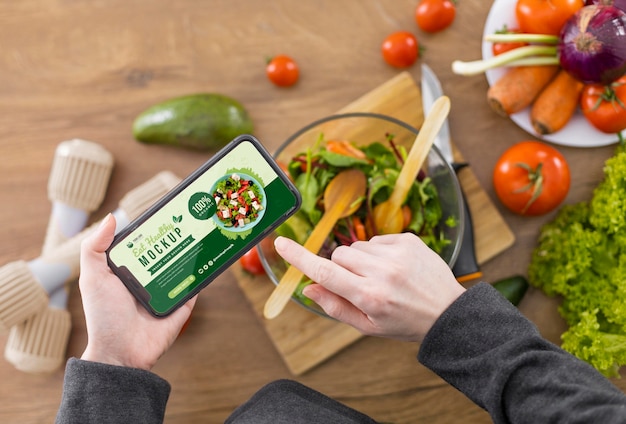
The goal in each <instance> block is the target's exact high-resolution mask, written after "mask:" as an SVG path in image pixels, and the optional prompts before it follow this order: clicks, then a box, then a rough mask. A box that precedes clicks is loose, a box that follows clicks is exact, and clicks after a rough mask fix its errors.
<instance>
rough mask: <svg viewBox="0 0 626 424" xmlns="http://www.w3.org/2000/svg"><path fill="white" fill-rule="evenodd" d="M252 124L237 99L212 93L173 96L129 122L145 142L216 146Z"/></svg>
mask: <svg viewBox="0 0 626 424" xmlns="http://www.w3.org/2000/svg"><path fill="white" fill-rule="evenodd" d="M253 130H254V126H253V123H252V120H251V119H250V116H249V115H248V112H247V111H246V109H245V108H244V107H243V105H242V104H241V103H239V102H238V101H237V100H235V99H233V98H230V97H228V96H224V95H222V94H215V93H199V94H191V95H188V96H182V97H175V98H172V99H169V100H165V101H163V102H161V103H158V104H155V105H154V106H151V107H149V108H148V109H146V110H145V111H143V112H142V113H141V114H139V116H137V118H136V119H135V121H134V123H133V136H134V137H135V139H136V140H138V141H140V142H143V143H148V144H165V145H171V146H178V147H185V148H192V149H198V150H210V149H213V150H217V149H220V148H221V147H223V146H224V145H226V144H227V143H228V142H229V141H231V140H232V139H233V138H235V137H237V136H238V135H241V134H251V133H252V131H253Z"/></svg>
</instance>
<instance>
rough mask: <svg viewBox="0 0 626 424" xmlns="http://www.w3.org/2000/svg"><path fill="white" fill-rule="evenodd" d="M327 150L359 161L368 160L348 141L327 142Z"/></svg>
mask: <svg viewBox="0 0 626 424" xmlns="http://www.w3.org/2000/svg"><path fill="white" fill-rule="evenodd" d="M326 149H327V150H328V151H329V152H333V153H337V154H340V155H344V156H351V157H353V158H357V159H366V158H367V156H365V153H363V151H362V150H359V149H358V148H356V147H354V146H353V145H352V144H351V143H350V142H349V141H346V140H329V141H327V142H326Z"/></svg>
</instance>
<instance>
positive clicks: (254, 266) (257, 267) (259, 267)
mask: <svg viewBox="0 0 626 424" xmlns="http://www.w3.org/2000/svg"><path fill="white" fill-rule="evenodd" d="M239 264H240V265H241V267H242V268H243V269H244V270H246V271H247V272H249V273H250V274H253V275H263V274H265V268H263V264H261V259H260V258H259V252H258V251H257V248H256V247H253V248H252V249H250V250H248V251H247V252H246V253H245V254H244V255H243V256H242V257H241V258H240V259H239Z"/></svg>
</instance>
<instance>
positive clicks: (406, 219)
mask: <svg viewBox="0 0 626 424" xmlns="http://www.w3.org/2000/svg"><path fill="white" fill-rule="evenodd" d="M412 218H413V211H411V208H410V207H409V205H404V206H402V228H403V229H404V228H407V227H408V226H409V224H410V223H411V219H412Z"/></svg>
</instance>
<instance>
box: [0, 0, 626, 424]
mask: <svg viewBox="0 0 626 424" xmlns="http://www.w3.org/2000/svg"><path fill="white" fill-rule="evenodd" d="M416 3H417V1H416V0H395V1H393V2H385V1H380V0H316V1H310V0H309V1H299V2H296V1H289V0H267V1H265V2H257V1H252V0H248V1H245V0H213V1H199V0H180V1H176V2H171V1H162V0H152V1H141V0H124V1H121V0H109V1H106V2H104V1H97V2H96V1H63V0H38V1H35V0H21V1H19V2H17V1H15V2H14V1H3V2H0V158H1V159H2V160H1V161H0V169H1V171H2V178H1V179H0V205H1V207H0V222H2V225H1V226H0V240H2V243H0V265H2V264H6V263H9V262H11V261H15V260H18V259H26V260H30V259H34V258H36V257H37V256H38V255H39V252H40V249H41V245H42V243H43V240H44V235H45V230H46V226H47V223H48V216H49V213H50V209H51V205H50V202H49V201H48V199H47V179H48V175H49V172H50V165H51V160H52V158H53V155H54V151H55V149H56V146H57V145H58V144H59V143H60V142H61V141H64V140H68V139H71V138H84V139H87V140H91V141H95V142H98V143H101V144H102V145H104V146H105V147H106V148H107V149H109V150H110V151H111V152H112V153H113V155H114V157H115V169H114V171H113V175H112V178H111V181H110V185H109V190H108V192H107V196H106V198H105V199H104V202H103V204H102V206H101V208H100V209H99V210H97V211H96V212H94V213H93V215H92V218H91V220H92V221H95V220H98V219H101V218H102V217H103V216H104V215H105V214H106V213H107V212H108V211H110V210H113V209H115V208H116V207H117V203H118V201H119V199H120V198H121V197H122V196H123V194H125V193H126V192H127V191H128V190H130V189H131V188H134V187H136V186H137V185H139V184H141V183H142V182H144V181H146V180H147V179H148V178H150V177H152V176H153V175H155V174H156V173H157V172H159V171H162V170H170V171H173V172H174V173H176V174H177V175H179V176H185V175H187V174H188V173H189V172H191V171H192V170H194V169H195V168H196V167H197V166H199V165H200V164H201V163H203V162H204V161H206V160H207V159H208V158H209V157H210V156H211V153H210V152H208V153H207V152H204V153H200V152H195V151H185V150H178V149H172V148H168V147H159V146H146V145H143V144H140V143H138V142H136V141H134V140H133V137H132V134H131V125H132V122H133V119H134V118H135V116H136V115H137V114H138V113H139V112H141V111H142V110H143V109H145V108H146V107H148V106H149V105H152V104H154V103H156V102H159V101H162V100H164V99H166V98H170V97H174V96H179V95H183V94H190V93H197V92H219V93H223V94H226V95H229V96H232V97H234V98H236V99H238V100H240V101H241V102H242V103H243V104H244V105H245V107H246V108H247V109H248V110H249V112H250V114H251V116H252V118H253V120H254V122H255V124H256V131H255V134H256V135H257V136H258V138H259V139H260V140H261V141H262V142H263V143H264V144H266V146H268V148H269V149H270V150H274V149H276V148H277V147H278V146H279V145H280V144H281V142H282V141H283V140H285V138H286V137H287V136H288V135H290V134H291V133H292V132H294V131H295V130H297V129H299V128H300V127H301V126H303V125H305V124H307V123H309V122H311V121H313V120H315V119H317V118H321V117H324V116H326V115H329V114H331V113H333V112H335V111H336V110H339V109H340V108H341V107H343V106H344V105H346V104H348V103H349V102H351V101H353V100H354V99H356V98H358V97H359V96H361V95H362V94H364V93H365V92H367V91H369V90H371V89H372V88H374V87H376V86H378V85H380V84H381V83H383V82H384V81H386V80H388V79H390V78H391V77H393V76H394V75H396V74H397V73H398V72H399V71H398V70H396V69H393V68H391V67H389V66H388V65H386V64H385V63H384V62H383V60H382V58H381V55H380V44H381V42H382V39H383V38H384V37H385V36H386V35H387V34H389V33H391V32H393V31H396V30H402V29H403V30H409V31H411V32H413V33H414V34H416V35H417V37H418V39H419V40H420V42H421V43H422V45H423V47H424V51H423V56H422V58H421V60H422V61H424V62H426V63H428V64H429V65H430V66H431V67H432V68H433V69H434V70H435V72H436V73H437V74H438V76H439V78H440V79H441V81H442V85H443V88H444V91H445V92H446V94H448V95H449V96H450V98H451V100H452V111H451V118H450V125H451V132H452V137H453V139H454V140H455V142H456V144H457V146H458V148H459V150H460V151H461V152H462V154H463V156H465V158H466V159H467V160H468V161H469V163H470V164H471V166H472V168H473V170H474V172H475V173H476V175H477V176H478V178H479V180H480V182H481V184H482V185H483V187H484V188H485V189H486V191H487V193H488V195H489V196H490V197H491V198H492V200H494V201H496V200H495V197H494V192H493V189H492V187H491V171H492V169H493V166H494V164H495V162H496V160H497V158H498V157H499V155H500V154H501V153H502V152H503V151H504V150H505V149H506V148H507V147H509V146H511V145H512V144H514V143H516V142H518V141H521V140H524V139H532V138H533V137H532V136H530V135H529V134H527V133H525V132H524V131H523V130H521V129H519V128H518V127H517V126H516V125H514V124H513V123H512V122H511V121H509V120H508V119H504V118H500V117H498V116H496V115H495V113H493V112H492V111H491V110H490V109H489V107H488V105H487V103H486V100H485V98H486V96H485V93H486V89H487V83H486V80H485V78H484V77H483V76H476V77H461V76H456V75H454V74H453V73H452V72H451V69H450V64H451V62H452V61H453V60H454V59H464V60H470V59H475V58H478V57H479V56H480V45H481V41H480V39H481V32H482V25H483V23H484V21H485V19H486V17H487V13H488V11H489V8H490V2H488V1H484V0H464V1H462V2H459V6H458V13H457V18H456V20H455V22H454V24H453V26H452V27H451V28H449V29H448V30H446V31H444V32H441V33H438V34H434V35H429V34H426V33H423V32H421V31H419V29H418V28H417V26H416V24H415V21H414V20H413V13H414V9H415V5H416ZM279 53H285V54H290V55H292V56H294V57H295V58H296V59H297V61H298V63H299V64H300V67H301V80H300V82H299V83H298V84H297V85H296V86H295V87H293V88H291V89H280V88H276V87H274V86H273V85H271V84H270V83H269V82H268V81H267V80H266V78H265V74H264V64H265V59H266V57H268V56H272V55H275V54H279ZM409 72H411V74H412V75H413V76H414V77H415V78H416V80H419V66H414V67H413V68H410V69H409ZM558 148H559V150H560V151H561V152H562V153H563V154H564V155H565V157H566V158H567V160H568V161H569V163H570V165H571V168H572V171H573V176H572V178H573V179H572V186H571V190H570V192H569V195H568V197H567V199H566V203H574V202H578V201H581V200H585V199H588V198H589V197H590V196H591V193H592V190H593V188H594V187H595V186H596V184H597V183H598V182H599V180H600V178H601V177H602V165H603V162H604V160H606V158H608V157H609V156H610V155H611V154H612V153H613V149H614V148H613V147H612V146H609V147H601V148H593V149H581V148H570V147H560V146H559V147H558ZM497 205H498V207H499V208H500V211H501V213H502V214H503V216H504V217H505V219H506V221H507V222H508V223H509V225H510V226H511V228H512V229H513V231H514V232H515V235H516V242H515V244H514V245H513V246H512V247H511V248H509V249H508V250H507V251H505V252H504V253H502V254H500V255H498V256H497V257H495V258H494V259H492V260H490V261H489V262H488V263H486V264H485V265H484V266H483V271H484V278H485V279H486V280H488V281H494V280H496V279H499V278H503V277H507V276H510V275H512V274H518V273H519V274H525V273H526V268H527V265H528V263H529V258H530V253H531V251H532V249H533V247H534V246H535V244H536V240H537V235H538V232H539V229H540V227H541V225H542V224H543V223H545V222H547V221H549V220H550V219H551V218H552V217H553V216H554V215H553V214H550V215H547V216H543V217H539V218H522V217H518V216H515V215H513V214H511V213H509V212H507V211H506V210H504V209H503V208H502V207H501V206H500V205H499V204H497ZM556 305H557V301H556V300H555V299H548V298H546V297H545V296H544V295H543V294H542V293H540V292H538V291H536V290H532V289H531V290H530V291H529V293H528V295H527V296H526V298H525V299H524V301H523V302H522V304H521V305H520V309H521V310H522V311H523V313H524V314H526V315H527V316H528V317H529V318H530V319H532V320H533V321H534V322H535V323H536V324H537V325H538V326H539V328H540V330H541V331H542V333H543V334H544V335H545V336H546V337H547V338H548V339H550V340H552V341H554V342H557V343H558V340H559V335H560V333H561V332H562V331H563V324H562V322H561V320H560V318H559V316H558V314H557V312H556ZM69 309H70V311H71V314H72V320H73V329H72V335H71V339H70V342H69V346H68V350H67V355H68V357H69V356H79V355H80V354H81V352H82V350H83V348H84V346H85V343H86V333H85V325H84V318H83V314H82V309H81V301H80V294H79V293H78V291H77V290H76V289H75V288H74V289H73V290H72V292H71V297H70V301H69ZM6 337H7V336H6V334H1V335H0V342H2V346H4V344H5V342H6ZM417 350H418V346H417V345H414V344H406V343H401V342H396V341H390V340H384V339H378V338H364V339H363V340H360V341H359V342H357V343H355V344H354V345H352V346H350V347H349V348H347V349H346V350H345V351H342V352H340V353H339V354H338V355H336V356H335V357H333V358H332V359H330V360H329V361H327V362H326V363H324V364H322V365H320V366H318V367H317V368H315V369H313V370H312V371H310V372H308V373H306V374H304V375H302V376H300V377H298V378H297V379H298V380H299V381H302V382H304V383H305V384H308V385H310V386H312V387H314V388H316V389H318V390H321V391H323V392H324V393H326V394H328V395H330V396H333V397H335V398H337V399H339V400H341V401H343V402H346V403H347V404H349V405H351V406H353V407H355V408H357V409H360V410H362V411H364V412H366V413H368V414H370V415H372V416H373V417H374V418H376V419H377V420H380V421H387V422H395V423H413V422H430V423H452V422H458V420H461V421H462V422H466V423H486V422H490V419H489V417H488V415H487V414H486V413H485V412H484V411H482V410H481V409H480V408H478V407H477V406H475V405H474V404H472V403H471V402H470V401H469V400H467V399H466V398H465V397H464V396H463V395H462V394H460V393H458V392H457V391H456V390H455V389H453V388H451V387H449V386H448V385H447V384H446V383H445V382H443V381H442V380H441V379H439V378H438V377H437V376H435V375H434V374H432V373H431V372H430V371H428V370H427V369H425V368H424V367H422V366H421V365H419V364H418V363H417V362H416V360H415V355H416V353H417ZM154 371H155V372H156V373H158V374H160V375H161V376H163V377H164V378H166V379H168V380H169V381H170V382H171V383H172V386H173V390H172V395H171V397H170V401H169V404H168V409H167V413H166V422H168V423H217V422H222V421H223V420H224V418H225V417H226V416H227V415H228V414H229V413H230V412H231V411H232V410H233V409H234V408H235V407H236V406H237V405H239V404H240V403H241V402H243V401H245V400H246V399H247V398H248V397H249V396H250V395H252V393H254V392H255V391H256V390H257V389H258V388H259V387H261V386H262V385H263V384H265V383H267V382H269V381H271V380H274V379H277V378H291V377H292V376H291V375H290V374H289V371H288V369H287V368H286V367H285V365H284V363H283V362H282V360H281V358H280V356H279V355H278V354H277V352H276V350H275V349H274V347H273V345H272V343H271V341H270V340H269V338H268V336H267V334H266V333H265V331H264V329H263V326H262V325H261V323H260V322H259V320H258V319H257V317H256V316H255V315H254V313H253V311H252V309H251V308H250V305H249V304H248V303H247V301H246V298H245V296H244V295H243V293H242V292H241V290H240V289H239V287H238V285H237V283H236V281H235V277H234V274H233V273H232V272H227V273H225V274H223V275H222V276H220V277H219V278H218V280H217V281H215V282H214V283H213V284H212V285H211V286H209V287H208V288H207V289H206V290H205V291H204V292H203V293H202V295H201V296H200V299H199V302H198V304H197V306H196V309H195V311H194V315H193V320H192V321H191V325H190V326H189V328H188V330H187V332H186V333H185V334H184V335H183V337H181V338H180V339H179V341H178V342H177V343H176V344H175V345H174V347H173V348H172V349H171V350H170V351H169V352H168V353H167V354H166V355H165V356H164V357H163V358H162V359H161V361H160V362H159V364H158V365H157V366H156V368H155V369H154ZM0 375H2V379H1V381H0V422H3V423H24V424H25V423H44V422H46V423H47V422H51V421H52V419H53V417H54V416H55V413H56V409H57V406H58V403H59V399H60V396H61V388H62V380H63V370H62V369H59V370H58V371H57V372H55V373H53V374H49V375H32V374H25V373H23V372H20V371H17V370H15V369H14V368H13V367H12V366H11V365H10V364H9V363H8V362H6V361H4V360H2V361H0ZM613 381H614V383H615V384H616V385H618V386H619V387H620V388H622V389H623V390H625V391H626V382H625V380H623V379H622V380H613Z"/></svg>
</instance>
